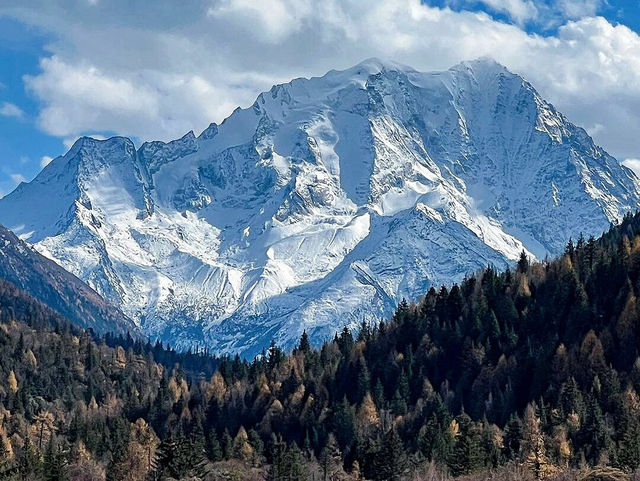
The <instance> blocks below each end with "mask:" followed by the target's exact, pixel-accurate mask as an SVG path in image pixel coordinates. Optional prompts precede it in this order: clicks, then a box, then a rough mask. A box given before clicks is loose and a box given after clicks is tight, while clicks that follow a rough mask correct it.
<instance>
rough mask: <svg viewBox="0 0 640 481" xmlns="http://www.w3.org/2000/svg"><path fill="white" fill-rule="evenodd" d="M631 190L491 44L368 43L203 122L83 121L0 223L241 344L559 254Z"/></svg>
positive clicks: (161, 324) (171, 330)
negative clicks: (374, 55)
mask: <svg viewBox="0 0 640 481" xmlns="http://www.w3.org/2000/svg"><path fill="white" fill-rule="evenodd" d="M639 202H640V181H639V180H638V178H637V177H636V176H635V175H634V174H633V173H632V172H631V171H630V170H628V169H627V168H625V167H623V166H621V165H620V164H619V163H618V162H617V161H616V160H615V159H614V158H612V157H611V156H610V155H608V154H607V153H606V152H605V151H604V150H602V149H601V148H600V147H598V146H596V145H594V143H593V141H592V140H591V139H590V137H589V136H588V135H587V133H586V132H585V131H584V130H583V129H581V128H579V127H576V126H574V125H573V124H571V123H570V122H569V121H568V120H567V119H566V118H565V117H564V116H562V114H560V113H559V112H557V111H556V110H555V108H554V107H553V106H552V105H550V104H549V103H547V102H546V101H545V100H543V99H542V98H541V97H540V96H539V95H538V93H537V92H536V90H535V89H534V88H533V87H532V86H531V85H530V84H529V83H528V82H526V81H525V80H524V79H522V78H521V77H520V76H518V75H515V74H513V73H510V72H509V71H508V70H507V69H505V68H504V67H502V66H500V65H498V64H496V63H495V62H493V61H491V60H479V61H474V62H465V63H462V64H460V65H457V66H455V67H453V68H452V69H450V70H448V71H445V72H437V73H422V72H417V71H415V70H413V69H410V68H408V67H404V66H400V65H396V64H393V63H389V62H381V61H378V60H368V61H365V62H363V63H361V64H359V65H356V66H355V67H353V68H351V69H348V70H345V71H331V72H329V73H327V74H326V75H325V76H323V77H320V78H312V79H296V80H293V81H291V82H290V83H288V84H284V85H278V86H274V87H273V88H272V89H271V90H270V91H269V92H265V93H262V94H260V95H259V96H258V98H257V100H256V101H255V103H254V104H253V105H252V106H251V107H250V108H247V109H237V110H236V111H235V112H233V114H232V115H231V116H230V117H228V118H227V119H226V120H225V121H224V122H223V123H222V124H220V125H215V124H212V125H211V126H209V127H208V128H207V129H206V130H205V131H204V132H202V134H200V135H199V136H198V137H196V136H195V135H194V134H193V133H192V132H190V133H188V134H187V135H185V136H184V137H182V138H181V139H179V140H175V141H173V142H169V143H163V142H151V143H145V144H144V145H142V146H141V147H140V148H139V149H138V150H136V148H135V146H134V144H133V143H132V142H131V141H130V140H128V139H126V138H121V137H116V138H112V139H109V140H106V141H98V140H93V139H90V138H83V139H80V140H78V141H77V142H76V144H75V145H74V146H73V148H72V149H71V150H70V151H69V152H68V153H67V154H66V155H64V156H63V157H59V158H57V159H55V160H54V161H53V162H51V164H49V165H48V166H47V167H46V168H45V169H44V170H43V171H42V173H41V174H40V175H39V176H38V177H37V178H36V179H35V180H33V181H32V182H30V183H28V184H21V185H20V186H19V187H18V188H17V189H16V190H15V191H14V192H13V193H12V194H10V195H8V196H7V197H5V198H4V199H2V200H0V223H4V224H5V225H7V226H8V227H10V228H11V229H13V230H14V231H15V232H16V233H18V234H19V235H20V236H21V237H22V238H24V239H26V240H28V241H29V242H30V243H32V244H33V245H34V246H35V247H36V248H37V249H38V250H39V251H40V252H41V253H43V254H44V255H45V256H47V257H49V258H51V259H54V260H56V261H57V262H59V263H60V264H61V265H62V266H64V267H65V268H66V269H68V270H70V271H71V272H73V273H74V274H76V275H77V276H78V277H80V278H82V279H83V280H85V281H86V282H88V283H89V285H91V286H92V287H93V288H95V289H96V290H97V291H98V292H99V293H101V294H102V295H103V296H105V298H107V299H108V300H110V301H111V302H113V303H114V304H115V305H117V306H120V307H121V308H122V309H123V310H124V312H125V313H126V314H127V315H128V316H130V317H131V318H132V319H135V321H136V322H137V323H138V324H139V325H140V326H141V328H142V330H143V331H144V332H145V333H147V334H149V335H151V336H159V337H161V338H162V339H165V340H168V341H170V342H171V344H172V345H177V346H180V347H185V346H187V345H190V344H200V345H202V344H203V343H204V344H206V345H208V346H209V347H210V348H211V349H212V350H213V351H214V352H240V353H243V354H244V355H247V356H250V355H252V354H255V353H256V352H258V351H259V350H260V349H261V348H262V347H263V346H265V345H267V344H268V343H269V341H270V340H271V339H275V340H276V342H278V343H280V344H283V345H288V346H290V345H291V344H292V342H294V341H295V340H297V339H298V338H299V336H300V334H301V333H302V331H303V329H306V330H307V332H309V333H310V334H311V335H312V338H313V339H315V340H321V339H324V338H326V337H328V336H330V335H332V333H333V332H334V331H335V330H337V329H339V328H341V327H342V326H344V325H355V324H359V323H360V322H361V321H362V320H368V321H372V320H378V319H381V318H385V317H387V316H389V315H390V313H391V312H392V310H393V309H394V307H395V306H396V304H397V302H398V300H399V299H401V298H402V297H406V298H408V299H415V298H418V297H419V296H420V295H422V294H423V293H424V292H425V291H426V289H428V287H429V286H431V285H433V284H440V283H449V282H453V281H457V280H460V279H461V278H462V277H463V276H464V275H465V274H467V273H469V272H471V271H474V270H476V269H478V268H481V267H483V266H485V265H487V264H488V263H491V264H494V265H495V266H497V267H500V268H502V267H505V266H507V265H508V264H509V263H510V262H512V261H513V260H514V259H516V258H517V257H518V255H519V254H520V252H521V251H522V250H523V249H525V250H527V251H528V252H529V253H531V254H532V255H535V256H537V257H543V256H544V255H546V254H547V253H550V254H557V253H558V252H560V251H561V250H562V249H563V247H564V245H565V242H566V241H567V239H568V238H569V236H571V235H574V236H575V234H576V233H579V232H583V233H584V234H585V235H589V234H598V233H600V232H601V231H602V230H603V229H605V228H606V227H607V226H608V224H609V222H610V221H614V220H615V219H617V218H618V217H620V216H621V215H622V214H623V213H624V212H625V211H626V210H628V209H635V208H637V207H638V205H639Z"/></svg>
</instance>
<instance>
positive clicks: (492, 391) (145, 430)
mask: <svg viewBox="0 0 640 481" xmlns="http://www.w3.org/2000/svg"><path fill="white" fill-rule="evenodd" d="M638 234H640V215H639V214H636V215H635V216H631V215H629V216H627V217H625V218H624V220H623V221H622V223H621V224H620V225H619V226H615V227H612V228H611V229H610V231H609V232H607V233H606V234H604V235H603V236H602V237H601V238H600V239H597V240H596V239H593V238H590V239H588V240H586V239H583V238H579V239H577V240H576V241H575V242H573V241H572V242H569V244H568V245H567V248H566V250H565V253H564V255H563V256H562V257H560V258H559V259H556V260H553V261H545V262H536V263H531V262H530V261H529V260H528V259H527V258H526V257H525V256H523V257H522V258H521V260H520V261H519V262H518V264H517V266H515V268H514V269H512V270H507V271H505V272H497V271H496V270H494V269H493V268H491V267H488V268H486V269H485V270H483V271H482V272H480V273H477V274H476V275H473V276H470V277H469V278H467V279H466V280H465V281H464V282H462V283H461V284H460V285H454V286H450V287H442V288H440V289H439V290H436V289H431V290H430V291H429V292H428V293H427V294H426V296H425V297H424V298H423V299H422V300H420V302H419V303H418V304H408V303H406V302H403V303H402V305H401V306H400V307H399V309H398V311H397V312H396V314H395V316H394V317H393V319H391V320H389V321H388V322H383V323H381V324H379V325H376V326H369V325H363V326H362V329H361V330H360V331H359V332H358V333H350V332H349V331H347V330H344V331H343V332H342V333H341V334H339V335H338V336H336V337H335V339H334V340H333V341H332V342H328V343H325V344H324V345H323V346H322V347H321V348H320V349H314V348H313V347H312V346H311V345H310V344H309V341H308V338H307V336H306V335H304V336H303V337H302V339H301V340H300V343H299V346H298V347H297V348H296V349H295V350H294V351H293V353H291V354H290V355H287V354H286V353H284V352H283V351H282V350H281V349H279V348H278V347H277V346H272V347H271V349H269V351H268V352H265V353H264V355H262V356H259V357H258V358H256V359H255V360H254V361H253V362H246V361H242V360H240V358H235V359H229V358H223V359H219V360H216V359H213V358H210V357H208V356H206V355H195V354H185V355H179V354H177V353H175V352H173V351H167V350H166V349H164V348H162V347H161V346H160V345H157V346H151V345H150V344H143V343H140V342H136V341H133V340H132V339H123V338H113V337H109V338H106V339H102V338H97V337H95V336H93V335H92V334H90V333H84V332H82V331H79V330H74V329H71V328H70V327H68V326H67V325H66V323H64V322H63V321H62V320H61V319H59V318H54V317H52V316H55V315H54V314H53V313H51V312H50V311H48V310H47V309H46V308H45V307H44V306H42V305H41V304H39V303H37V302H34V301H33V300H30V299H29V298H28V297H26V296H25V295H24V294H23V293H21V292H20V291H18V290H16V289H13V288H12V287H11V286H9V285H5V284H2V285H0V287H1V289H0V307H1V309H0V317H1V320H2V324H1V325H0V368H1V373H2V379H1V380H0V385H1V386H0V387H1V388H0V404H1V405H2V408H1V412H0V417H1V421H2V422H1V428H0V440H1V441H2V442H1V443H0V444H1V446H2V447H3V449H2V462H1V464H2V470H3V471H4V472H5V474H6V476H5V477H6V478H8V479H12V477H13V478H14V479H47V480H54V479H78V480H80V479H82V480H93V479H96V480H97V479H105V478H106V479H109V480H144V479H194V478H195V479H203V478H204V479H256V480H260V479H269V480H274V481H275V480H306V479H316V480H321V479H322V480H324V479H331V480H338V479H373V480H401V479H427V478H428V476H432V477H431V478H428V479H444V478H443V477H436V476H444V475H445V473H446V474H447V475H451V476H464V475H470V474H473V473H481V472H486V471H488V470H494V469H500V467H501V466H507V468H505V469H507V471H505V473H507V474H505V476H507V475H509V476H512V477H511V478H510V479H514V480H515V479H526V478H527V477H530V478H532V479H535V478H538V479H543V478H554V477H557V476H560V475H561V473H567V472H570V470H571V469H576V470H578V469H582V470H584V469H587V467H588V466H591V467H595V466H600V467H602V466H607V467H608V468H607V470H603V469H601V472H604V471H608V472H610V473H612V474H611V476H612V477H610V478H605V477H601V478H597V479H611V480H613V479H624V477H623V476H624V474H623V473H632V472H634V471H635V470H636V469H637V468H638V467H639V466H640V395H639V394H638V393H639V392H640V358H639V352H638V350H639V345H640V344H639V340H640V317H639V312H638V309H639V306H638V301H637V296H638V294H639V292H640V235H638ZM216 365H219V369H218V370H217V371H216V372H215V373H214V372H213V369H214V367H215V366H216ZM212 373H213V374H212ZM425 473H426V474H425ZM429 473H430V474H429ZM436 473H440V474H436ZM508 473H511V474H508ZM514 473H515V474H514ZM562 476H565V477H564V478H562V479H573V478H570V477H567V476H569V475H567V474H562ZM494 479H495V478H494ZM505 479H506V478H505ZM593 479H596V478H593Z"/></svg>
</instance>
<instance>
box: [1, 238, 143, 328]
mask: <svg viewBox="0 0 640 481" xmlns="http://www.w3.org/2000/svg"><path fill="white" fill-rule="evenodd" d="M0 279H3V280H5V281H8V282H10V283H12V284H13V285H14V286H16V287H18V288H20V289H22V290H23V291H25V292H27V293H29V294H30V295H31V296H32V297H34V298H35V299H37V300H39V301H40V302H42V303H44V304H46V305H47V306H48V307H49V308H51V309H53V310H54V311H56V312H57V313H58V314H60V315H62V316H64V317H66V318H67V319H68V320H69V321H71V322H73V323H74V324H76V325H78V326H80V327H84V328H88V327H90V328H92V329H93V330H95V331H96V332H100V333H106V332H118V333H121V334H125V333H127V332H128V333H131V334H133V335H138V334H140V332H139V329H138V328H137V327H136V326H135V324H134V323H133V322H132V321H131V320H130V319H127V318H126V316H125V315H124V314H123V313H122V312H121V311H120V310H119V309H116V308H115V307H113V306H112V305H110V304H109V303H107V302H106V301H105V300H104V299H103V298H102V297H100V296H99V295H98V293H97V292H95V291H94V290H93V289H91V288H90V287H89V286H87V285H86V284H85V283H84V282H82V281H81V280H80V279H78V278H77V277H75V276H74V275H72V274H70V273H68V272H67V271H65V270H64V269H63V268H62V267H60V266H59V265H58V264H56V263H55V262H53V261H51V260H50V259H47V258H45V257H43V256H42V255H41V254H39V253H38V252H37V251H35V250H34V249H33V248H32V247H31V246H29V245H27V244H26V243H25V242H23V241H22V240H20V239H18V238H17V237H16V236H15V235H14V234H13V233H12V232H11V231H9V230H7V229H5V228H4V227H2V226H0Z"/></svg>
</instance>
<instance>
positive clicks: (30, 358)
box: [24, 349, 38, 369]
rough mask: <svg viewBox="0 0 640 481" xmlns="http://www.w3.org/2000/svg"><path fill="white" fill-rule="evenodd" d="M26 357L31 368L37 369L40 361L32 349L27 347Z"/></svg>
mask: <svg viewBox="0 0 640 481" xmlns="http://www.w3.org/2000/svg"><path fill="white" fill-rule="evenodd" d="M24 358H25V361H26V362H27V364H28V365H29V367H30V368H31V369H35V368H36V367H38V361H37V359H36V356H35V355H34V354H33V351H32V350H31V349H27V351H26V352H25V353H24Z"/></svg>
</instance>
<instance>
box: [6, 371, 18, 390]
mask: <svg viewBox="0 0 640 481" xmlns="http://www.w3.org/2000/svg"><path fill="white" fill-rule="evenodd" d="M7 381H8V382H9V389H11V392H12V393H13V394H15V393H17V392H18V379H17V378H16V374H15V373H14V372H13V369H12V370H11V371H10V372H9V378H8V379H7Z"/></svg>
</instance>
